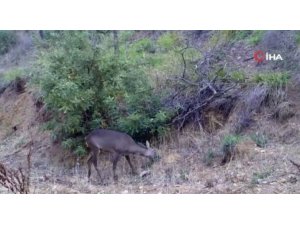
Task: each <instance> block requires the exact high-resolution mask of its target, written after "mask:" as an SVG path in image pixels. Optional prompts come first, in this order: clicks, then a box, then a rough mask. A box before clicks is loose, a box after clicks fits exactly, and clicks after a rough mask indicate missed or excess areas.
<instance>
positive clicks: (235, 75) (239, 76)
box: [230, 71, 246, 83]
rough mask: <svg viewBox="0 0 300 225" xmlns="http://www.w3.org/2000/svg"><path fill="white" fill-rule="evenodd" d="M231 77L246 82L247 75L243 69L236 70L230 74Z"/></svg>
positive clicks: (236, 80)
mask: <svg viewBox="0 0 300 225" xmlns="http://www.w3.org/2000/svg"><path fill="white" fill-rule="evenodd" d="M230 77H231V79H232V80H233V81H235V82H239V83H243V82H245V79H246V75H245V73H244V72H243V71H234V72H232V73H231V74H230Z"/></svg>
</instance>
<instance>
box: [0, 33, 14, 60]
mask: <svg viewBox="0 0 300 225" xmlns="http://www.w3.org/2000/svg"><path fill="white" fill-rule="evenodd" d="M16 42H17V36H16V33H15V32H14V31H5V30H2V31H0V55H3V54H5V53H7V52H8V51H9V49H10V48H11V47H12V46H14V45H15V44H16Z"/></svg>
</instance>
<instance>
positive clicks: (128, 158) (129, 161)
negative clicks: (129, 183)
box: [125, 155, 137, 175]
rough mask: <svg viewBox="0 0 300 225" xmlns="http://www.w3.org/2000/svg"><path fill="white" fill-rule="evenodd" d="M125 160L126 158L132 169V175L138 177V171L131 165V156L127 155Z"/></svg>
mask: <svg viewBox="0 0 300 225" xmlns="http://www.w3.org/2000/svg"><path fill="white" fill-rule="evenodd" d="M125 158H126V160H127V162H128V164H129V166H130V168H131V172H132V174H133V175H137V172H136V170H135V169H134V167H133V165H132V163H131V160H130V157H129V155H125Z"/></svg>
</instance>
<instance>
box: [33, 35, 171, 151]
mask: <svg viewBox="0 0 300 225" xmlns="http://www.w3.org/2000/svg"><path fill="white" fill-rule="evenodd" d="M129 37H130V34H128V33H125V34H124V36H122V34H121V36H120V38H119V43H118V48H119V51H118V52H119V53H118V54H116V53H115V49H114V44H115V43H114V39H113V36H112V33H111V32H97V31H93V32H91V31H64V32H59V31H52V32H47V42H49V43H51V44H49V45H48V47H47V49H41V51H40V52H41V54H40V56H39V60H38V63H37V65H36V70H35V71H34V74H35V78H36V79H35V82H36V83H37V84H38V86H39V87H40V89H41V95H42V97H43V98H44V102H45V103H46V106H47V107H48V109H49V110H51V112H52V115H53V116H52V119H51V120H50V121H49V122H48V123H47V124H46V128H47V129H50V130H52V133H53V138H54V139H55V140H60V141H62V144H63V146H64V147H65V148H67V149H72V150H74V151H75V152H76V153H78V154H83V153H84V148H83V145H82V144H83V137H84V136H85V135H86V134H87V133H88V132H90V131H91V130H92V129H95V128H99V127H101V128H112V129H118V130H121V131H124V132H126V133H128V134H130V135H132V136H133V137H134V138H135V139H137V140H140V141H144V140H146V139H149V138H151V137H153V136H156V135H158V134H162V133H163V132H165V131H166V129H167V126H166V123H167V122H168V120H169V118H170V115H171V112H169V111H167V110H166V109H164V108H163V105H162V101H161V98H162V94H161V93H157V92H156V91H154V89H153V87H152V86H151V81H150V77H149V76H147V74H146V73H145V72H144V71H145V70H144V68H145V66H149V63H150V62H151V60H150V59H151V57H150V56H149V57H148V56H145V54H144V51H145V50H147V51H148V52H150V53H149V54H151V52H153V51H152V49H153V48H154V47H153V45H152V43H151V41H150V40H147V39H143V40H141V41H139V42H136V43H134V44H132V45H130V46H128V45H126V44H125V41H126V39H128V38H129ZM124 40H125V41H124ZM150 65H151V64H150Z"/></svg>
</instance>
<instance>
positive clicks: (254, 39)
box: [247, 30, 265, 45]
mask: <svg viewBox="0 0 300 225" xmlns="http://www.w3.org/2000/svg"><path fill="white" fill-rule="evenodd" d="M264 33H265V31H263V30H255V31H253V32H252V34H251V35H250V36H249V37H248V39H247V41H248V43H249V44H251V45H257V44H259V43H260V41H261V40H262V38H263V35H264Z"/></svg>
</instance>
